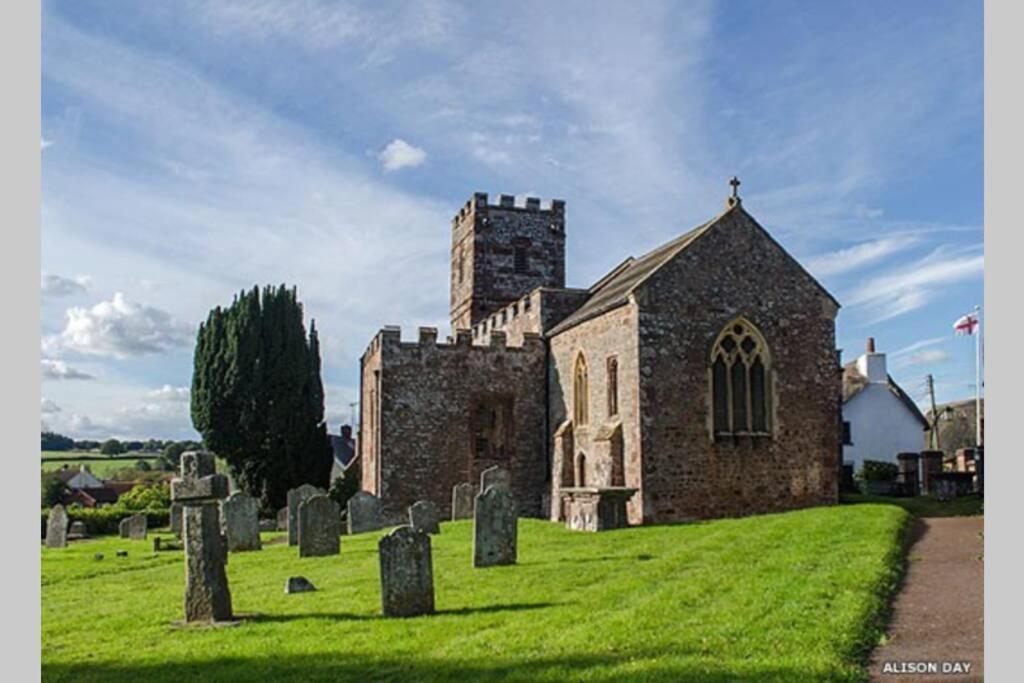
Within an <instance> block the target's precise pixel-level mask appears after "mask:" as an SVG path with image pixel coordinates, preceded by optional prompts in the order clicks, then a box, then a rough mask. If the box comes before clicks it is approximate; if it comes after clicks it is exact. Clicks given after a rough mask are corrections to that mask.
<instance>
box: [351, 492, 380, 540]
mask: <svg viewBox="0 0 1024 683" xmlns="http://www.w3.org/2000/svg"><path fill="white" fill-rule="evenodd" d="M347 507H348V515H347V521H348V533H349V534H361V533H363V532H364V531H376V530H377V529H380V528H381V527H382V526H384V525H383V523H382V522H381V519H380V499H379V498H377V496H375V495H373V494H372V493H367V492H366V491H357V492H356V494H355V495H354V496H352V497H351V498H349V499H348V506H347Z"/></svg>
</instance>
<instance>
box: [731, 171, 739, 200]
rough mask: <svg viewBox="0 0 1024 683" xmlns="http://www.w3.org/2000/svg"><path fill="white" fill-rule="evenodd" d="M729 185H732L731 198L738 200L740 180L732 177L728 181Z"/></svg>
mask: <svg viewBox="0 0 1024 683" xmlns="http://www.w3.org/2000/svg"><path fill="white" fill-rule="evenodd" d="M729 184H730V185H732V198H733V199H739V198H740V195H739V189H740V179H739V178H737V177H736V176H733V177H732V180H730V181H729Z"/></svg>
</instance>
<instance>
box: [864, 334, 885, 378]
mask: <svg viewBox="0 0 1024 683" xmlns="http://www.w3.org/2000/svg"><path fill="white" fill-rule="evenodd" d="M857 371H858V372H859V373H860V374H862V375H863V376H864V377H867V379H868V382H869V383H872V384H885V383H887V382H888V381H889V372H888V370H887V369H886V367H885V354H884V353H878V352H877V351H875V338H874V337H868V344H867V353H865V354H864V355H863V356H861V357H860V358H858V359H857Z"/></svg>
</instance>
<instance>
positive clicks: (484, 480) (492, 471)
mask: <svg viewBox="0 0 1024 683" xmlns="http://www.w3.org/2000/svg"><path fill="white" fill-rule="evenodd" d="M492 484H497V485H499V486H504V487H505V488H507V489H509V490H511V489H512V475H511V474H509V471H508V470H506V469H505V468H503V467H498V466H497V465H495V466H494V467H488V468H487V469H486V470H484V471H483V472H481V473H480V493H483V492H484V491H486V490H487V489H488V488H490V487H491V485H492Z"/></svg>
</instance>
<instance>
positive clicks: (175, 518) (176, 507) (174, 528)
mask: <svg viewBox="0 0 1024 683" xmlns="http://www.w3.org/2000/svg"><path fill="white" fill-rule="evenodd" d="M181 512H182V506H181V503H171V533H172V534H174V535H175V536H181Z"/></svg>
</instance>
